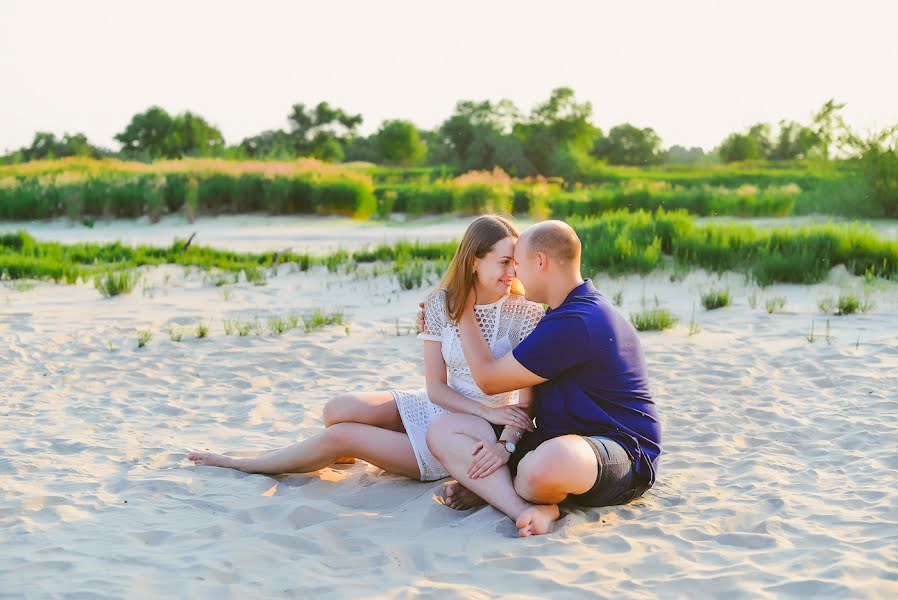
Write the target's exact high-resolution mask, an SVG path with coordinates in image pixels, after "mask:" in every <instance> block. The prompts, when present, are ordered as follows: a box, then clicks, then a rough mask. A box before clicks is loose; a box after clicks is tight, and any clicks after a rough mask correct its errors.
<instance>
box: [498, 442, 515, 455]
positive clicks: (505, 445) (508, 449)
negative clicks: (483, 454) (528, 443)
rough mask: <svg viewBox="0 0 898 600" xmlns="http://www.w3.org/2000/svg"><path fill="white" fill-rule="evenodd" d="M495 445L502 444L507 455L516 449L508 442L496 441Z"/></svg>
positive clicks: (512, 443)
mask: <svg viewBox="0 0 898 600" xmlns="http://www.w3.org/2000/svg"><path fill="white" fill-rule="evenodd" d="M496 443H497V444H502V446H503V447H504V448H505V450H506V451H508V453H509V454H514V451H515V448H516V446H515V445H514V442H512V441H510V440H498V441H497V442H496Z"/></svg>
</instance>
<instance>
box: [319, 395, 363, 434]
mask: <svg viewBox="0 0 898 600" xmlns="http://www.w3.org/2000/svg"><path fill="white" fill-rule="evenodd" d="M357 404H358V400H357V399H356V397H355V396H354V395H353V394H343V395H342V396H337V397H336V398H333V399H331V400H328V402H327V404H325V405H324V411H323V413H324V426H325V427H330V426H331V425H335V424H337V423H343V422H344V421H347V420H349V417H350V415H351V414H352V410H353V408H354V407H355V406H356V405H357Z"/></svg>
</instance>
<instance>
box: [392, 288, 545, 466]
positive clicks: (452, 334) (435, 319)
mask: <svg viewBox="0 0 898 600" xmlns="http://www.w3.org/2000/svg"><path fill="white" fill-rule="evenodd" d="M474 315H475V317H476V318H477V322H478V324H479V325H480V331H481V332H482V333H483V337H484V339H486V340H487V342H488V343H489V346H490V349H491V350H492V351H493V356H495V357H496V358H499V357H500V356H502V355H504V354H506V353H507V352H511V350H512V349H513V348H515V347H516V346H517V345H518V344H519V343H520V342H521V340H523V339H524V338H525V337H527V336H528V335H530V332H531V331H533V329H534V328H535V327H536V325H537V323H539V321H540V319H542V318H543V315H544V311H543V308H542V306H540V305H539V304H536V303H534V302H529V301H528V300H525V299H524V297H523V296H515V295H507V296H503V297H502V298H500V299H499V300H497V301H496V302H493V303H492V304H476V305H474ZM424 320H425V325H424V332H423V333H420V334H418V338H419V339H423V340H431V341H435V342H440V344H441V345H442V353H443V360H444V361H445V362H446V382H447V383H448V385H449V387H451V388H452V389H453V390H455V391H456V392H458V393H459V394H461V395H463V396H466V397H468V398H470V399H472V400H477V401H478V402H483V403H484V404H489V405H490V406H504V405H506V404H512V403H513V402H515V401H516V399H517V392H506V393H503V394H495V395H492V396H488V395H486V394H484V393H483V392H482V391H481V390H480V388H478V387H477V384H476V383H474V378H473V377H472V376H471V370H470V369H469V368H468V363H467V362H466V361H465V355H464V351H463V350H462V347H461V339H460V338H459V337H458V324H456V323H454V322H452V321H451V320H450V319H449V316H448V314H447V311H446V292H445V290H438V291H437V292H436V293H434V294H431V296H430V298H428V299H427V301H426V302H425V304H424ZM390 393H392V394H393V397H394V398H395V399H396V406H398V407H399V414H400V415H401V416H402V423H403V425H405V431H406V433H408V437H409V439H410V440H411V442H412V447H413V448H414V450H415V457H416V458H417V459H418V467H419V468H420V470H421V480H422V481H433V480H435V479H442V478H443V477H448V475H449V473H447V472H446V470H445V469H444V468H443V465H441V464H440V462H439V461H438V460H437V459H436V458H434V456H433V454H431V453H430V450H429V449H428V448H427V439H426V436H427V428H428V427H430V422H431V421H432V420H433V419H434V417H437V416H438V415H443V414H446V413H448V412H449V411H447V410H446V409H444V408H442V407H440V406H437V405H436V404H434V403H432V402H431V401H430V400H429V399H428V398H427V390H390Z"/></svg>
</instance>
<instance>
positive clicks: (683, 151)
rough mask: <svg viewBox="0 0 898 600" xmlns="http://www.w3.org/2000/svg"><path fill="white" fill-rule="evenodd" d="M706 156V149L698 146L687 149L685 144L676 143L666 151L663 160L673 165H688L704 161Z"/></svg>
mask: <svg viewBox="0 0 898 600" xmlns="http://www.w3.org/2000/svg"><path fill="white" fill-rule="evenodd" d="M706 157H707V155H706V154H705V151H704V150H703V149H702V148H700V147H698V146H693V147H691V148H688V149H687V148H686V147H685V146H680V145H677V144H674V145H673V146H671V147H670V148H668V149H667V152H665V153H664V160H663V162H665V163H668V164H673V165H686V164H693V163H698V162H702V160H705V159H706Z"/></svg>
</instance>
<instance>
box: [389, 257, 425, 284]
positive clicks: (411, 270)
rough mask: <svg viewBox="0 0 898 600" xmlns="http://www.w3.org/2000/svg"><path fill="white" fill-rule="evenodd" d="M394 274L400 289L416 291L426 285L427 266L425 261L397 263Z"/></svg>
mask: <svg viewBox="0 0 898 600" xmlns="http://www.w3.org/2000/svg"><path fill="white" fill-rule="evenodd" d="M393 273H394V274H395V275H396V280H397V281H398V283H399V287H400V288H402V289H403V290H414V289H418V288H420V287H421V286H422V285H424V273H425V265H424V262H423V261H420V260H417V259H415V260H412V261H411V262H407V261H397V262H396V265H395V267H394V271H393Z"/></svg>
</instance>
